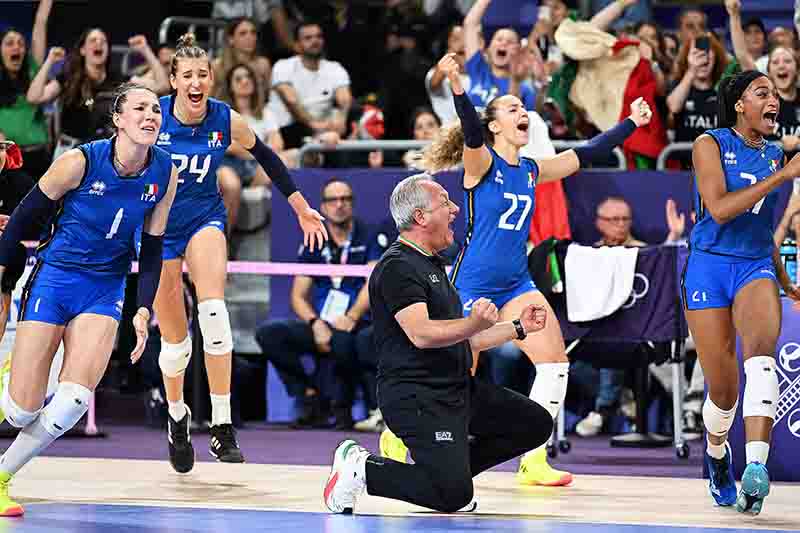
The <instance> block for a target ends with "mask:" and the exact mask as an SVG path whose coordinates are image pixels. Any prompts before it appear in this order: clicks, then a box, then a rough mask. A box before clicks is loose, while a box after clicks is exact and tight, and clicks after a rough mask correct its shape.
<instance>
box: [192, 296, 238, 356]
mask: <svg viewBox="0 0 800 533" xmlns="http://www.w3.org/2000/svg"><path fill="white" fill-rule="evenodd" d="M197 316H198V318H199V320H200V332H201V333H202V334H203V349H204V350H205V351H206V353H207V354H209V355H225V354H227V353H230V352H231V351H233V333H232V332H231V320H230V317H229V316H228V309H227V307H225V300H206V301H204V302H200V303H199V304H197Z"/></svg>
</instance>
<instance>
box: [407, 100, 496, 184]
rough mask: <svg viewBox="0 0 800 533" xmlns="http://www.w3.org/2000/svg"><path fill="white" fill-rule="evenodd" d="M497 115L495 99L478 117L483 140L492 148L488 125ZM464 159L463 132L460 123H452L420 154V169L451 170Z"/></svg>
mask: <svg viewBox="0 0 800 533" xmlns="http://www.w3.org/2000/svg"><path fill="white" fill-rule="evenodd" d="M496 115H497V98H494V99H493V100H492V101H491V102H489V104H488V105H487V106H486V109H485V110H484V111H483V113H479V114H478V116H479V118H480V121H481V127H482V129H483V138H484V140H485V142H486V144H488V145H489V146H494V133H493V132H492V131H490V130H489V123H490V122H491V121H493V120H494V119H495V118H496ZM463 157H464V130H463V128H462V127H461V122H454V123H451V124H447V125H446V126H444V127H442V128H439V133H438V134H437V135H436V138H435V139H434V140H433V142H432V143H431V144H429V145H428V146H427V147H426V148H425V150H423V152H422V168H423V169H424V170H427V171H428V172H439V171H440V170H446V169H448V168H452V167H454V166H456V165H458V164H459V163H461V160H462V159H463Z"/></svg>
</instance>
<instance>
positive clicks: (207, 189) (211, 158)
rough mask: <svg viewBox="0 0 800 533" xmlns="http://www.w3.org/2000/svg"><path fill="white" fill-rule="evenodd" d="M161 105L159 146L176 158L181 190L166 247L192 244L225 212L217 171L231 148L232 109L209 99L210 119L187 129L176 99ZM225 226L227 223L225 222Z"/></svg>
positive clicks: (164, 99) (168, 97)
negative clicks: (174, 241) (202, 229)
mask: <svg viewBox="0 0 800 533" xmlns="http://www.w3.org/2000/svg"><path fill="white" fill-rule="evenodd" d="M160 102H161V117H162V123H161V132H160V133H159V135H158V141H157V143H156V144H158V146H160V147H161V148H163V149H165V150H166V151H168V152H169V153H170V154H171V155H172V162H173V163H174V164H175V167H176V168H177V170H178V174H179V176H178V190H177V191H176V193H175V201H174V203H173V204H172V209H171V211H170V216H169V222H168V223H167V231H166V233H165V244H167V243H168V242H169V241H170V240H172V239H178V238H183V239H186V240H188V238H190V237H191V234H192V233H194V232H195V231H196V230H197V228H199V227H202V225H203V224H204V223H206V222H207V221H208V220H209V219H211V218H217V217H218V215H219V213H220V210H222V212H224V206H223V204H222V196H221V195H220V193H219V188H218V185H217V168H218V167H219V165H220V163H221V162H222V158H223V157H224V156H225V150H227V149H228V146H230V144H231V108H230V106H228V104H226V103H224V102H220V101H219V100H215V99H213V98H209V99H208V111H207V113H206V117H205V118H204V119H203V121H202V122H201V123H199V124H194V125H184V124H182V123H181V122H180V121H179V120H178V119H177V118H176V117H175V109H174V107H175V97H174V96H164V97H162V98H161V100H160ZM223 223H224V219H223Z"/></svg>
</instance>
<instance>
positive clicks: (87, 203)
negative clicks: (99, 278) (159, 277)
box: [38, 138, 172, 275]
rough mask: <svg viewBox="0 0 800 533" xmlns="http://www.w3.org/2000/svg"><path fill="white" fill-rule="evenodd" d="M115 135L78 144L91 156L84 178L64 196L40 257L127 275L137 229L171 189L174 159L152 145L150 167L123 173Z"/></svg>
mask: <svg viewBox="0 0 800 533" xmlns="http://www.w3.org/2000/svg"><path fill="white" fill-rule="evenodd" d="M115 142H116V138H111V139H104V140H100V141H94V142H91V143H88V144H82V145H80V146H78V149H79V150H80V151H81V152H82V153H83V155H84V158H85V159H86V170H85V172H84V176H83V180H82V181H81V184H80V185H79V186H78V188H77V189H73V190H71V191H69V192H67V194H65V195H64V197H63V198H62V200H61V203H60V205H59V209H58V212H57V214H56V215H55V217H54V218H53V220H52V224H51V225H50V227H49V228H48V229H46V230H45V232H44V233H43V235H42V237H41V244H40V245H39V250H38V257H39V259H40V260H42V261H43V262H44V263H46V264H49V265H53V266H57V267H60V268H63V269H65V270H81V271H89V272H98V273H103V272H107V273H109V274H120V275H125V274H126V273H127V272H128V271H129V269H130V266H131V260H132V259H133V258H134V257H135V246H134V235H135V234H136V231H137V229H138V228H140V227H141V226H142V224H143V223H144V220H145V217H146V216H147V215H149V214H150V212H151V211H152V210H153V208H154V207H155V206H156V204H158V202H160V201H161V199H162V198H163V197H164V195H165V194H166V193H167V187H168V186H169V180H170V174H171V173H172V163H171V161H170V157H169V154H168V153H166V152H165V151H164V150H161V149H160V148H157V147H153V148H151V149H150V154H149V160H148V163H147V164H146V166H145V168H144V169H143V170H142V171H141V172H139V173H138V174H136V175H134V176H120V175H119V174H118V173H117V170H116V168H115V167H114V163H113V158H114V145H115Z"/></svg>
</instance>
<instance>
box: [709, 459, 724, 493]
mask: <svg viewBox="0 0 800 533" xmlns="http://www.w3.org/2000/svg"><path fill="white" fill-rule="evenodd" d="M711 465H712V467H713V472H712V473H711V476H712V477H713V478H714V486H715V487H717V488H722V486H723V485H722V482H723V480H725V478H726V477H727V475H728V463H726V462H725V460H724V459H713V458H712V461H711Z"/></svg>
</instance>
